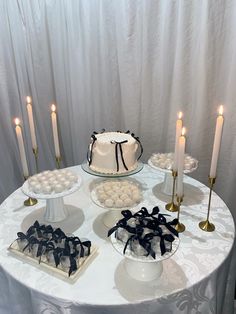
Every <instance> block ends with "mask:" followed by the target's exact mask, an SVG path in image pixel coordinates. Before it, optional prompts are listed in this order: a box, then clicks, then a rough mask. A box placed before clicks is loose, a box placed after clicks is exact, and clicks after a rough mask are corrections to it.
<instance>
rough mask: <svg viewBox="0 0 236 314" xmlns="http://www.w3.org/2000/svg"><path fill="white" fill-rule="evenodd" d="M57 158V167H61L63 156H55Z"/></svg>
mask: <svg viewBox="0 0 236 314" xmlns="http://www.w3.org/2000/svg"><path fill="white" fill-rule="evenodd" d="M55 158H56V165H57V169H60V168H61V157H55Z"/></svg>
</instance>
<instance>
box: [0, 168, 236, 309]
mask: <svg viewBox="0 0 236 314" xmlns="http://www.w3.org/2000/svg"><path fill="white" fill-rule="evenodd" d="M73 170H74V171H76V172H77V173H78V174H79V175H81V176H82V179H83V184H82V186H81V188H80V189H79V190H78V191H77V192H75V193H74V194H71V195H69V196H67V197H65V199H64V200H65V203H66V204H67V206H68V210H69V217H68V219H66V221H62V222H60V223H55V224H52V225H53V226H59V227H61V228H62V229H63V230H64V231H65V232H69V233H73V234H74V235H78V236H80V237H87V238H89V239H90V240H91V241H92V242H93V243H94V244H96V245H97V246H98V247H99V254H98V255H97V256H96V258H95V259H94V260H93V261H92V262H91V264H90V265H89V266H88V267H87V269H86V270H85V271H84V273H82V275H81V276H80V277H79V278H78V280H77V281H76V282H75V283H73V284H71V283H69V282H67V281H63V280H62V279H60V278H57V277H55V276H53V275H51V274H49V273H47V272H45V271H42V270H41V268H40V266H33V265H29V264H28V263H26V262H22V261H20V260H19V259H17V258H15V257H14V256H12V255H11V254H10V253H9V252H8V251H7V248H8V246H9V245H10V244H11V243H12V242H13V240H14V239H15V238H16V233H17V232H18V231H20V230H22V231H26V229H27V228H28V226H29V225H30V224H32V223H33V222H34V221H35V220H36V219H38V220H39V222H44V221H43V213H44V207H45V201H39V203H38V204H37V205H36V206H33V207H24V206H23V205H22V204H23V201H24V199H25V196H24V194H23V193H22V192H21V190H20V189H18V190H17V191H15V192H14V193H13V194H12V195H11V196H10V197H8V198H7V199H6V200H5V201H4V202H3V204H2V205H1V207H0V215H1V219H0V244H1V245H0V265H1V272H0V313H1V314H5V313H14V314H16V313H17V314H21V313H22V314H28V313H29V314H32V313H41V314H42V313H44V314H45V313H66V314H67V313H70V314H71V313H82V314H85V313H86V314H87V313H88V314H92V313H96V314H100V313H101V314H105V313H106V314H111V313H114V314H118V313H125V314H134V313H135V314H139V313H140V314H141V313H163V314H167V313H174V314H178V313H199V314H200V313H201V314H203V313H207V314H208V313H220V314H222V313H227V314H228V313H233V294H234V280H235V257H234V256H233V252H234V251H233V249H232V248H233V243H234V223H233V219H232V216H231V214H230V212H229V210H228V208H227V207H226V205H225V204H224V202H223V201H222V200H221V199H220V198H219V197H218V196H217V195H216V194H215V193H213V197H212V208H211V215H210V220H211V221H212V222H214V224H215V226H216V230H215V231H214V232H211V233H210V232H209V233H207V232H204V231H202V230H200V229H199V227H198V223H199V221H201V220H204V219H205V218H206V211H207V202H208V194H209V189H208V188H207V187H206V186H204V185H203V184H201V183H199V182H198V181H196V180H193V179H192V178H190V177H187V176H185V199H184V203H183V206H182V208H181V214H180V220H181V221H182V222H183V223H184V224H185V225H186V231H185V232H184V233H182V234H180V246H179V249H178V250H177V252H176V253H175V254H174V255H173V256H172V257H171V258H169V259H168V260H166V261H164V262H163V273H162V275H161V277H160V278H159V279H157V280H154V281H152V282H139V281H136V280H134V279H131V278H130V277H129V276H128V275H127V274H126V271H125V269H124V265H123V261H124V259H123V257H122V256H121V255H119V254H118V253H117V252H116V251H115V250H114V249H113V247H112V245H111V243H110V241H109V239H107V237H106V234H107V230H108V229H107V228H106V227H105V226H104V225H103V223H102V216H103V214H104V213H105V212H106V210H104V209H102V208H100V207H98V206H97V205H95V204H94V203H93V202H92V200H91V198H90V189H91V186H93V184H94V182H96V181H95V180H101V178H97V177H94V176H91V175H89V174H87V173H85V172H84V171H83V170H82V169H81V167H80V166H77V167H73ZM163 177H164V176H163V174H162V173H161V172H158V171H155V170H153V169H151V168H150V167H149V166H147V165H146V166H145V167H144V169H143V170H142V171H141V172H139V173H138V174H136V175H134V176H132V178H135V179H137V180H138V181H139V182H141V184H142V186H143V188H144V198H145V202H144V204H145V205H146V206H147V207H148V208H149V209H152V207H153V206H156V205H158V206H159V207H160V209H161V212H165V213H167V212H166V211H165V209H164V206H165V204H166V202H167V201H169V197H167V196H165V195H164V194H162V192H161V182H162V181H163ZM140 207H141V206H140ZM171 215H172V216H173V217H176V213H173V214H171Z"/></svg>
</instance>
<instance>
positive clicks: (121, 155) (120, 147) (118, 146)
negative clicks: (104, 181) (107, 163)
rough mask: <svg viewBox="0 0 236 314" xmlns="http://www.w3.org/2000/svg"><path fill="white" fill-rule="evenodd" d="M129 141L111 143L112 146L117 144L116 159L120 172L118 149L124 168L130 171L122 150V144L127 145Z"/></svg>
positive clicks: (117, 168) (117, 169)
mask: <svg viewBox="0 0 236 314" xmlns="http://www.w3.org/2000/svg"><path fill="white" fill-rule="evenodd" d="M127 142H128V140H125V141H122V142H116V141H111V142H110V143H111V144H115V145H116V146H115V157H116V171H117V172H118V171H119V168H120V167H119V158H118V149H119V150H120V157H121V161H122V163H123V166H124V168H125V169H126V170H127V171H128V170H129V169H128V167H127V166H126V164H125V160H124V156H123V149H122V144H124V143H127Z"/></svg>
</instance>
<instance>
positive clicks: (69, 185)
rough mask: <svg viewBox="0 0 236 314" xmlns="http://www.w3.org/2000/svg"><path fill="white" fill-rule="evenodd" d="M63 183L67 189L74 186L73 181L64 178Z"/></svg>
mask: <svg viewBox="0 0 236 314" xmlns="http://www.w3.org/2000/svg"><path fill="white" fill-rule="evenodd" d="M62 185H63V186H64V188H65V189H67V190H69V189H70V188H71V187H72V186H73V183H72V182H71V181H68V180H64V181H63V182H62Z"/></svg>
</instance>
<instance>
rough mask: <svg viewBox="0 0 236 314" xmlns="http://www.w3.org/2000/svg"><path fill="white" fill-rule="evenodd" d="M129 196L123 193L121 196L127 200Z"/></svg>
mask: <svg viewBox="0 0 236 314" xmlns="http://www.w3.org/2000/svg"><path fill="white" fill-rule="evenodd" d="M128 197H129V196H128V195H127V194H122V195H121V196H120V199H121V200H122V201H123V200H125V199H126V198H128Z"/></svg>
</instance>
